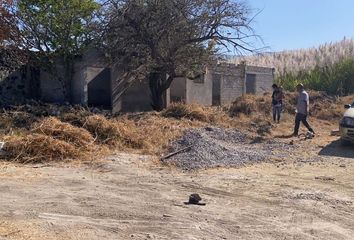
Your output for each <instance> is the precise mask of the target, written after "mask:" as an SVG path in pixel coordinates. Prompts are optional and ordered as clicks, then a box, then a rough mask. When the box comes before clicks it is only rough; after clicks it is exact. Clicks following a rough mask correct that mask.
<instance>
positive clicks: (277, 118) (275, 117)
mask: <svg viewBox="0 0 354 240" xmlns="http://www.w3.org/2000/svg"><path fill="white" fill-rule="evenodd" d="M281 111H282V105H281V104H279V105H273V120H274V122H275V121H278V122H279V121H280V114H281Z"/></svg>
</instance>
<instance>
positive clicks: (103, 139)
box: [83, 115, 145, 149]
mask: <svg viewBox="0 0 354 240" xmlns="http://www.w3.org/2000/svg"><path fill="white" fill-rule="evenodd" d="M83 127H84V128H86V129H87V130H88V131H89V132H90V133H91V134H92V135H93V136H95V138H96V139H97V141H98V142H99V143H102V144H107V145H111V146H116V147H129V148H133V149H142V148H143V147H144V145H145V141H144V138H143V136H141V135H139V134H138V133H137V130H136V127H135V125H134V122H133V121H130V120H127V119H120V120H119V121H118V120H109V119H107V118H105V117H104V116H102V115H92V116H89V117H88V118H87V119H86V122H85V124H84V126H83Z"/></svg>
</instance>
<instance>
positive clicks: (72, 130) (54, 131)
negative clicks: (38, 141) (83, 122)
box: [31, 117, 94, 147]
mask: <svg viewBox="0 0 354 240" xmlns="http://www.w3.org/2000/svg"><path fill="white" fill-rule="evenodd" d="M31 132H33V133H39V134H44V135H47V136H50V137H52V138H54V139H57V140H62V141H65V142H68V143H72V144H73V145H75V146H76V147H87V146H88V145H89V144H92V143H93V142H94V139H93V137H92V135H91V134H90V133H89V132H88V131H87V130H86V129H84V128H78V127H74V126H73V125H71V124H69V123H64V122H62V121H60V120H59V119H57V118H55V117H48V118H45V119H43V120H42V121H41V122H38V123H36V124H34V126H33V129H32V130H31Z"/></svg>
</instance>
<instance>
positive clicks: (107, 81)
mask: <svg viewBox="0 0 354 240" xmlns="http://www.w3.org/2000/svg"><path fill="white" fill-rule="evenodd" d="M87 88H88V89H87V95H88V99H87V100H88V105H89V106H90V107H101V108H104V109H111V106H112V103H111V69H110V68H105V69H104V70H103V71H102V72H100V73H99V74H98V75H97V76H96V77H95V78H94V79H92V80H91V81H90V82H89V84H88V87H87Z"/></svg>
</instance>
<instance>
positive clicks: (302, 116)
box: [294, 113, 314, 135]
mask: <svg viewBox="0 0 354 240" xmlns="http://www.w3.org/2000/svg"><path fill="white" fill-rule="evenodd" d="M300 122H302V123H303V124H304V125H305V127H306V128H307V129H308V130H309V131H310V132H312V133H314V131H313V129H312V128H311V126H310V124H309V123H308V122H307V115H305V114H302V113H297V114H296V116H295V127H294V135H298V134H299V128H300Z"/></svg>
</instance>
